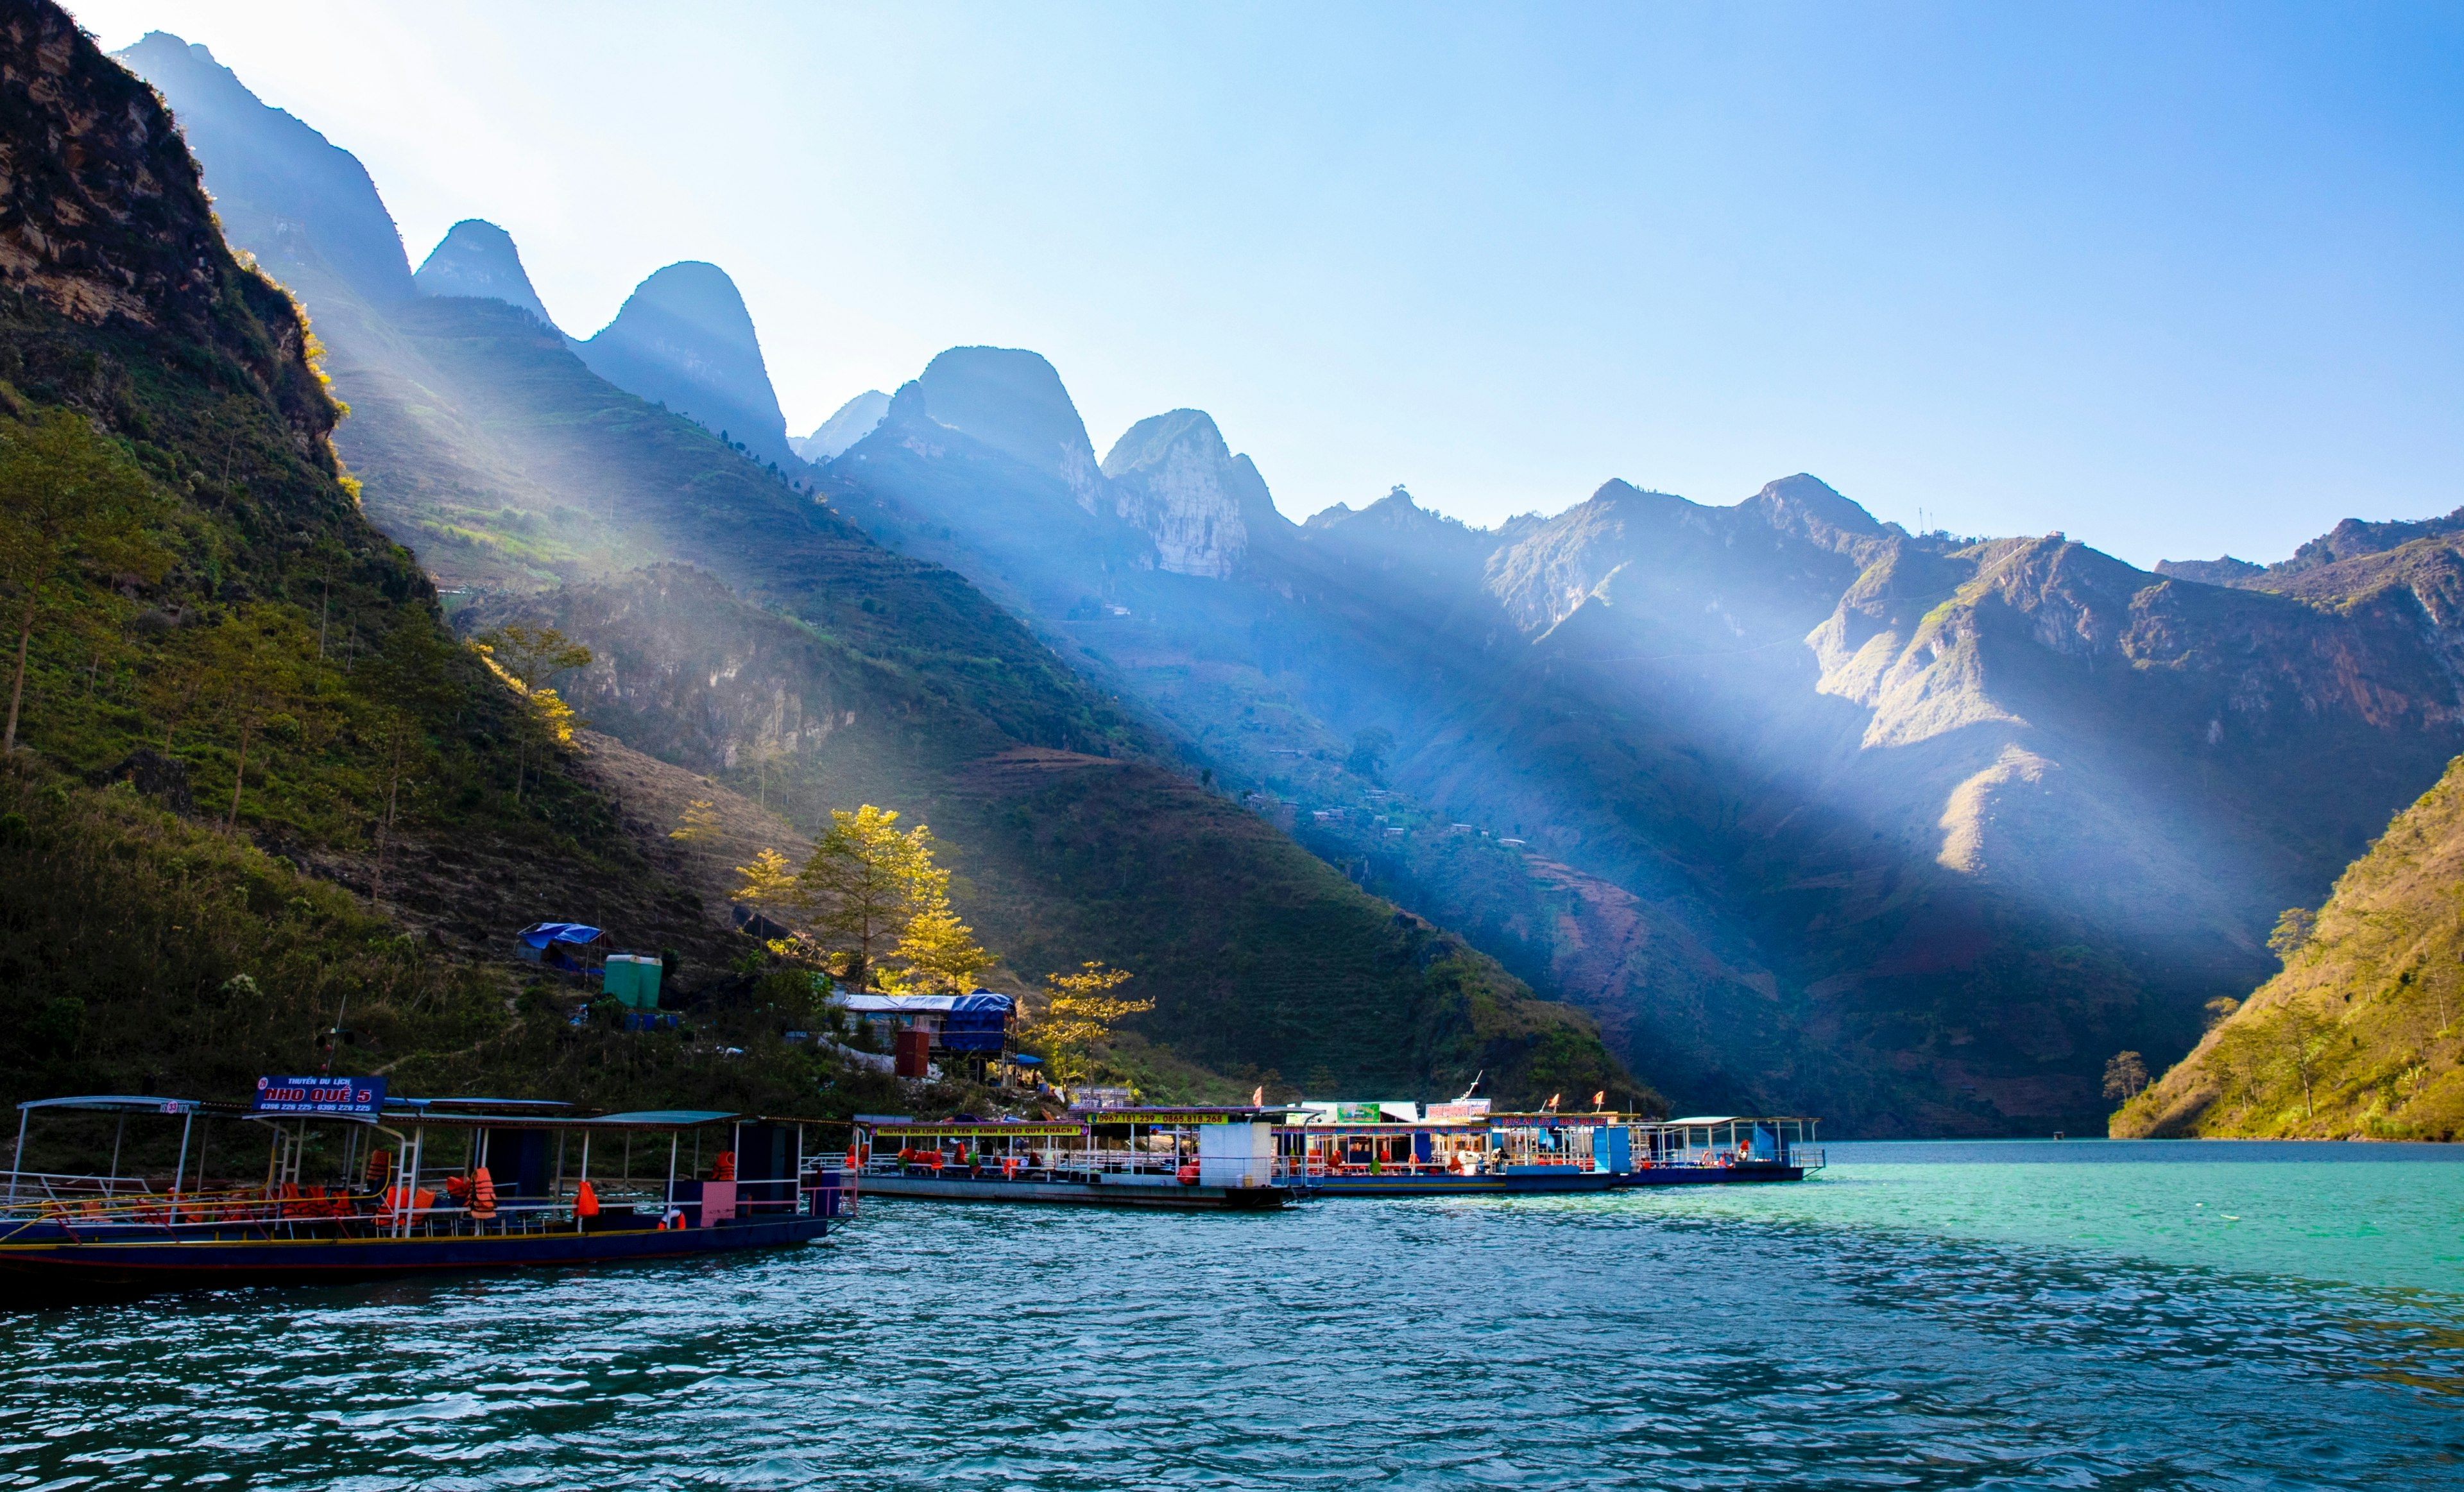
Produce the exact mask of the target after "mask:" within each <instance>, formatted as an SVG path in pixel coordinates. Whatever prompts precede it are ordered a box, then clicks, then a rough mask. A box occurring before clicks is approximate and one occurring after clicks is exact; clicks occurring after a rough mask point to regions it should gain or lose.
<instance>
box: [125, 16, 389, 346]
mask: <svg viewBox="0 0 2464 1492" xmlns="http://www.w3.org/2000/svg"><path fill="white" fill-rule="evenodd" d="M119 60H120V61H121V63H123V64H124V65H126V66H127V67H128V68H129V69H130V70H132V71H134V72H135V73H136V74H137V75H138V76H139V77H143V78H144V79H145V80H146V81H147V82H149V83H151V84H153V85H154V87H155V88H156V89H157V90H158V91H159V92H160V93H161V94H162V96H163V100H164V101H165V103H167V104H169V105H170V106H171V108H172V110H173V111H174V113H175V114H176V115H177V117H178V121H179V125H180V131H181V133H182V134H184V135H185V136H187V143H188V146H189V148H190V149H191V150H193V151H195V152H196V158H197V160H199V161H200V162H202V163H204V164H205V165H206V168H207V172H208V181H207V185H208V186H209V187H210V188H211V189H212V191H213V194H214V206H215V209H216V211H217V212H218V213H219V214H220V215H221V218H222V221H223V229H224V230H225V231H226V232H227V233H228V234H229V235H230V236H231V241H232V242H233V243H237V244H242V245H245V246H246V247H247V248H248V249H249V250H250V251H252V252H254V253H255V254H256V256H257V257H258V258H259V259H260V260H262V261H264V262H265V263H266V264H268V265H270V266H273V267H275V270H276V272H277V273H279V274H284V276H285V278H286V279H288V278H289V277H290V275H289V273H288V267H290V266H295V265H305V266H313V267H317V268H321V269H323V270H325V271H327V272H328V273H330V274H334V275H336V276H338V277H339V278H341V280H342V281H343V282H344V283H345V284H347V285H349V286H350V288H351V289H352V290H354V291H356V292H357V293H358V294H359V295H361V296H363V297H364V298H366V299H368V300H372V301H375V302H377V303H379V304H390V303H394V302H398V301H404V300H408V299H409V298H410V296H411V280H410V261H409V260H408V258H407V257H406V256H405V254H404V253H403V248H402V233H401V231H400V230H398V229H397V228H396V227H395V226H394V221H393V215H392V214H391V213H389V212H387V211H386V210H385V200H384V199H383V198H382V197H380V196H378V195H377V188H376V183H375V182H373V181H371V180H369V178H368V173H367V169H366V167H364V166H363V165H360V163H359V159H358V158H357V157H355V156H353V155H352V154H351V153H350V152H349V151H347V150H344V149H342V148H341V147H340V146H338V145H336V144H334V143H332V142H331V141H329V140H327V139H326V138H325V137H324V136H323V135H320V134H319V133H318V132H317V131H316V130H314V129H311V128H310V127H309V126H308V125H306V124H305V123H302V122H301V121H299V120H297V119H296V118H294V117H293V116H291V115H290V114H288V113H285V112H284V111H283V110H280V109H276V108H273V107H270V106H268V105H267V104H266V103H265V101H264V100H263V99H259V98H257V96H256V95H254V94H253V93H251V92H249V90H248V87H247V85H245V84H243V83H242V82H241V81H240V80H239V78H238V77H236V76H235V75H234V74H233V73H232V72H231V69H229V68H227V67H225V66H223V65H222V64H221V63H219V62H217V61H215V60H214V55H213V54H212V53H211V52H209V51H207V50H206V48H205V47H203V46H202V45H191V44H190V43H188V42H185V41H182V40H181V39H180V38H179V37H177V36H174V35H172V34H171V33H168V32H149V33H146V35H145V36H144V38H143V40H140V41H139V42H137V43H136V44H135V45H134V46H131V47H128V48H126V49H124V50H122V51H121V53H120V54H119Z"/></svg>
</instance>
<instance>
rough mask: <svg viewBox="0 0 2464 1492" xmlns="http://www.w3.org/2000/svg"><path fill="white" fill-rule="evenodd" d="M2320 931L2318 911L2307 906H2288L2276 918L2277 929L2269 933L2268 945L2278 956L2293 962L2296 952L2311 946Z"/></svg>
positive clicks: (2287, 961)
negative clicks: (2312, 938)
mask: <svg viewBox="0 0 2464 1492" xmlns="http://www.w3.org/2000/svg"><path fill="white" fill-rule="evenodd" d="M2318 931H2319V914H2318V913H2317V912H2315V911H2311V910H2310V909H2309V908H2307V907H2287V908H2285V909H2284V914H2283V915H2282V916H2279V917H2277V919H2276V931H2275V932H2273V933H2269V934H2267V946H2268V948H2269V950H2270V951H2272V952H2273V953H2274V954H2276V956H2277V957H2278V958H2280V959H2282V960H2284V961H2285V962H2286V963H2291V962H2292V961H2293V955H2294V954H2298V953H2299V952H2301V950H2303V949H2304V948H2307V947H2308V946H2310V939H2311V937H2312V935H2313V934H2315V933H2317V932H2318Z"/></svg>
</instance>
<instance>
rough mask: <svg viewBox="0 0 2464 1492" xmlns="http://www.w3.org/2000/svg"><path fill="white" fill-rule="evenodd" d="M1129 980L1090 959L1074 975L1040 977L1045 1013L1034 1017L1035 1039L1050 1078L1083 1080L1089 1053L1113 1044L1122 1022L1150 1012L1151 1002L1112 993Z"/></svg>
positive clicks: (1124, 971) (1122, 971) (1125, 974)
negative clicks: (1116, 1031)
mask: <svg viewBox="0 0 2464 1492" xmlns="http://www.w3.org/2000/svg"><path fill="white" fill-rule="evenodd" d="M1132 978H1133V975H1132V974H1131V973H1130V971H1129V970H1127V969H1108V968H1106V967H1104V965H1103V964H1102V963H1100V962H1097V961H1094V960H1089V961H1088V962H1086V963H1083V964H1080V965H1079V966H1078V971H1077V972H1076V973H1074V974H1047V975H1045V976H1044V1009H1043V1010H1042V1011H1040V1012H1038V1013H1037V1015H1036V1018H1035V1024H1034V1030H1035V1036H1036V1039H1037V1040H1038V1041H1040V1042H1042V1043H1043V1045H1044V1049H1045V1050H1044V1057H1045V1062H1046V1063H1048V1064H1051V1070H1052V1075H1053V1078H1054V1079H1055V1080H1056V1081H1058V1082H1062V1083H1072V1082H1075V1081H1077V1080H1078V1079H1079V1078H1081V1077H1083V1076H1085V1075H1086V1072H1087V1065H1088V1063H1089V1060H1090V1059H1091V1057H1092V1055H1093V1052H1094V1049H1095V1048H1096V1047H1098V1046H1101V1045H1104V1044H1105V1043H1106V1042H1110V1041H1111V1039H1112V1031H1113V1028H1114V1027H1115V1026H1117V1025H1119V1024H1120V1022H1121V1021H1122V1020H1125V1019H1127V1018H1129V1017H1131V1016H1134V1015H1140V1014H1143V1013H1145V1012H1147V1011H1150V1010H1153V1009H1155V1001H1154V1000H1151V999H1124V998H1121V997H1120V996H1118V995H1115V994H1113V993H1112V991H1114V990H1116V989H1119V988H1120V987H1121V986H1122V985H1124V984H1126V983H1128V982H1129V981H1130V980H1131V979H1132Z"/></svg>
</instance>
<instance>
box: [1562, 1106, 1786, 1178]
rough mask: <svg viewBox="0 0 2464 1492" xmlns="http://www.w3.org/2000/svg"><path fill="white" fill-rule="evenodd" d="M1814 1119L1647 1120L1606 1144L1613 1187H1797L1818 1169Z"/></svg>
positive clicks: (1725, 1116)
mask: <svg viewBox="0 0 2464 1492" xmlns="http://www.w3.org/2000/svg"><path fill="white" fill-rule="evenodd" d="M1819 1123H1821V1121H1820V1120H1818V1119H1808V1118H1804V1117H1801V1116H1798V1115H1793V1114H1776V1115H1763V1116H1759V1117H1752V1116H1740V1115H1735V1114H1716V1115H1707V1116H1697V1117H1694V1118H1689V1119H1659V1120H1647V1121H1642V1122H1639V1123H1635V1124H1630V1125H1627V1126H1625V1127H1624V1130H1625V1132H1624V1134H1623V1136H1622V1137H1617V1138H1612V1139H1611V1141H1610V1149H1611V1152H1612V1154H1613V1155H1614V1156H1615V1157H1616V1162H1617V1163H1616V1164H1615V1165H1614V1166H1613V1168H1612V1170H1611V1172H1610V1178H1609V1184H1610V1185H1611V1186H1613V1187H1630V1186H1732V1185H1736V1184H1739V1183H1747V1182H1757V1181H1802V1180H1804V1179H1805V1178H1806V1176H1807V1175H1808V1174H1811V1173H1813V1172H1816V1171H1819V1170H1821V1169H1822V1166H1823V1152H1822V1149H1821V1147H1819V1146H1817V1145H1815V1144H1813V1143H1812V1142H1813V1139H1814V1127H1815V1125H1817V1124H1819Z"/></svg>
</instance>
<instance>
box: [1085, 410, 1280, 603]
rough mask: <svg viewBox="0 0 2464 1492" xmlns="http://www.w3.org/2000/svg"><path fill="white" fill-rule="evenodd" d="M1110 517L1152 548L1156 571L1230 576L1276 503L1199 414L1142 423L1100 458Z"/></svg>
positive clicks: (1209, 421) (1217, 577) (1180, 414)
mask: <svg viewBox="0 0 2464 1492" xmlns="http://www.w3.org/2000/svg"><path fill="white" fill-rule="evenodd" d="M1103 472H1104V475H1105V476H1106V477H1107V478H1109V479H1110V480H1111V484H1112V500H1113V503H1114V509H1113V511H1114V512H1115V513H1117V514H1118V515H1119V516H1120V517H1121V519H1122V520H1123V521H1124V522H1127V523H1129V524H1131V525H1132V526H1133V527H1134V528H1136V529H1138V530H1139V531H1140V532H1142V533H1144V534H1145V535H1146V536H1147V537H1148V538H1151V539H1153V540H1154V541H1155V567H1156V568H1157V569H1160V570H1168V571H1170V572H1172V573H1173V574H1175V575H1199V576H1205V577H1208V578H1210V579H1214V580H1222V579H1225V578H1226V577H1229V576H1230V575H1231V574H1232V573H1233V572H1234V571H1235V570H1237V569H1239V568H1240V565H1241V560H1242V559H1243V557H1244V556H1245V555H1246V554H1247V553H1248V551H1249V528H1250V524H1251V523H1252V522H1254V521H1260V520H1267V521H1272V520H1273V519H1274V517H1275V508H1274V499H1273V498H1272V497H1271V496H1270V495H1268V494H1267V492H1266V483H1265V478H1263V477H1261V476H1259V474H1258V469H1257V467H1256V466H1254V465H1252V464H1251V463H1250V460H1249V458H1248V457H1247V456H1235V455H1234V454H1232V452H1231V450H1230V449H1229V448H1228V447H1226V446H1225V445H1224V444H1223V436H1222V433H1221V431H1219V430H1217V429H1216V428H1215V422H1214V421H1213V420H1212V419H1210V418H1208V417H1207V416H1206V414H1205V413H1204V412H1202V411H1200V410H1197V409H1175V410H1173V411H1172V412H1171V413H1169V414H1158V415H1154V416H1152V417H1150V418H1147V419H1144V420H1140V421H1139V422H1138V423H1137V424H1135V425H1133V426H1131V427H1130V428H1129V430H1128V431H1127V432H1126V433H1124V434H1123V435H1122V436H1121V438H1120V439H1119V440H1118V441H1116V442H1115V443H1114V444H1113V446H1112V450H1111V453H1110V454H1108V455H1106V456H1105V457H1104V467H1103Z"/></svg>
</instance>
